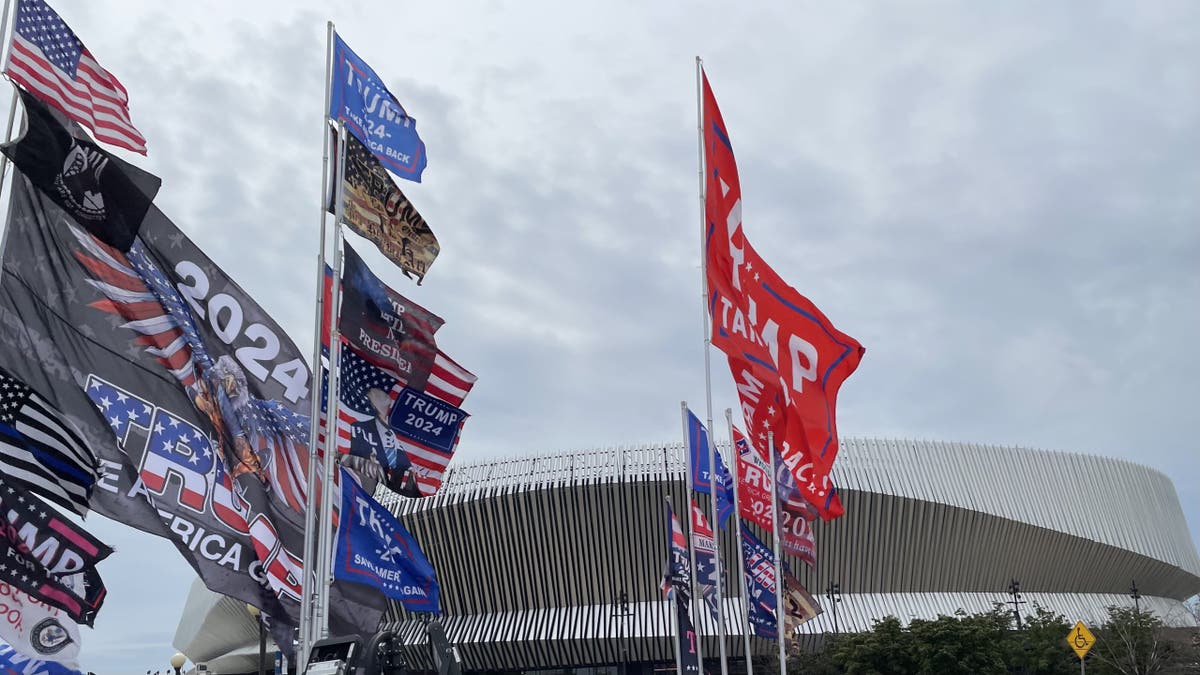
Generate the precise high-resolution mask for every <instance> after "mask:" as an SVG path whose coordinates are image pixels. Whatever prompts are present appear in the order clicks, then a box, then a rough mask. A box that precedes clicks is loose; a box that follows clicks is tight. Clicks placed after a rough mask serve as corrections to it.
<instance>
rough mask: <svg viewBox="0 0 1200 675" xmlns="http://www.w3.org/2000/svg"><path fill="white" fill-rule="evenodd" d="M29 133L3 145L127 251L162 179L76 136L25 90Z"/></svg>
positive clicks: (37, 181)
mask: <svg viewBox="0 0 1200 675" xmlns="http://www.w3.org/2000/svg"><path fill="white" fill-rule="evenodd" d="M18 91H20V92H21V100H22V101H23V102H24V104H25V133H24V134H22V135H21V138H19V139H18V140H16V141H15V142H13V143H9V144H7V145H4V146H0V151H2V152H4V154H6V155H8V157H9V159H11V160H12V162H13V164H14V165H16V167H17V169H19V170H20V171H21V173H23V174H25V177H26V178H28V179H29V180H30V182H32V183H33V184H34V186H36V187H37V189H39V190H41V191H42V192H43V193H45V195H46V196H47V197H49V198H50V199H52V200H53V201H54V203H55V204H57V205H58V206H59V207H60V208H62V210H63V211H65V212H66V213H67V214H68V215H70V216H71V217H72V218H73V219H74V220H75V221H76V222H77V223H79V224H80V225H82V226H84V227H85V228H87V229H88V231H90V232H91V233H92V234H94V235H96V237H97V238H99V239H100V240H101V241H103V242H104V243H106V244H108V245H109V246H113V247H115V248H117V249H119V250H121V251H128V250H129V247H130V246H131V245H132V244H133V240H134V237H136V236H137V232H138V228H139V227H140V226H141V224H142V220H143V219H144V218H145V217H146V211H148V210H149V209H150V204H151V202H153V201H154V195H155V194H157V193H158V187H159V185H160V184H161V182H162V181H161V180H160V179H159V178H158V177H157V176H155V175H153V174H151V173H148V172H146V171H143V170H141V169H139V168H137V167H136V166H133V165H132V164H130V163H128V162H126V161H124V160H122V159H120V158H118V157H114V156H112V155H110V154H108V152H106V151H105V150H103V149H101V148H100V146H98V145H96V144H95V143H93V142H91V141H90V140H87V138H86V134H84V132H83V131H82V130H79V135H80V136H78V137H77V136H75V135H72V133H71V132H70V131H68V130H67V128H66V127H64V126H63V125H62V124H61V123H60V122H59V121H58V119H57V118H56V117H55V115H54V113H52V112H51V111H50V109H49V108H47V107H46V105H45V104H44V103H42V102H41V101H39V100H38V99H37V98H35V97H34V96H33V95H31V94H29V93H28V92H26V91H25V90H23V89H18Z"/></svg>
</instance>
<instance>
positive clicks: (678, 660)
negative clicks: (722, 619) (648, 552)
mask: <svg viewBox="0 0 1200 675" xmlns="http://www.w3.org/2000/svg"><path fill="white" fill-rule="evenodd" d="M666 500H667V506H668V507H670V506H671V495H667V496H666ZM671 513H672V514H674V513H675V509H674V508H671ZM676 517H677V518H678V516H677V515H676ZM671 526H672V523H671V521H669V520H668V521H667V573H668V574H670V573H671V567H670V565H671V560H672V559H673V556H674V554H675V553H674V550H673V547H672V545H671V542H672V538H673V535H674V533H673V532H672V530H671ZM671 591H672V595H671V597H669V598H667V603H668V604H669V605H670V606H671V607H670V611H671V625H673V626H675V672H676V673H679V675H683V650H682V649H680V646H679V645H680V644H681V643H680V640H679V638H680V635H679V609H678V608H677V607H676V603H677V602H679V599H678V598H679V596H677V595H675V593H678V592H679V591H678V590H677V589H676V588H674V585H672V588H671Z"/></svg>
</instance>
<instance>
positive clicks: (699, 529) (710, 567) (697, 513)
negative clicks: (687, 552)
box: [692, 501, 718, 621]
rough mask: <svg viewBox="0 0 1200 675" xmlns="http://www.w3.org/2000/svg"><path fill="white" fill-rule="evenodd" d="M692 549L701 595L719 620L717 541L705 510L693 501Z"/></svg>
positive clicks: (715, 618)
mask: <svg viewBox="0 0 1200 675" xmlns="http://www.w3.org/2000/svg"><path fill="white" fill-rule="evenodd" d="M692 549H693V550H694V551H695V552H696V582H697V583H698V584H700V596H701V597H702V598H704V604H705V605H706V606H707V607H708V611H709V613H710V614H711V615H712V618H713V620H714V621H717V620H718V618H717V602H718V595H717V543H716V540H715V539H714V538H713V530H712V527H711V526H710V525H709V524H708V518H705V517H704V510H703V509H701V508H700V507H699V506H697V505H696V502H694V501H693V502H692Z"/></svg>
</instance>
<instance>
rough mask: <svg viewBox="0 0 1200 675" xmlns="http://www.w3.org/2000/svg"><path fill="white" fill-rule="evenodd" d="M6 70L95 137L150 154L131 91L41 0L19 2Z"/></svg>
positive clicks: (13, 77)
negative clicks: (133, 110)
mask: <svg viewBox="0 0 1200 675" xmlns="http://www.w3.org/2000/svg"><path fill="white" fill-rule="evenodd" d="M4 72H5V73H6V74H7V75H8V76H9V77H10V78H11V79H12V80H13V81H14V82H16V83H17V84H19V85H21V86H22V87H24V88H25V89H26V90H28V91H29V92H30V93H32V94H34V95H36V96H37V97H38V98H40V99H41V100H43V101H45V102H46V103H49V104H50V105H52V106H54V107H56V108H58V109H59V110H61V111H63V112H64V113H66V114H67V115H68V116H69V117H70V118H71V119H73V120H75V121H76V122H79V123H80V124H82V125H84V126H86V127H88V128H89V129H91V130H92V133H94V134H95V135H96V139H97V140H99V141H103V142H105V143H111V144H112V145H115V146H117V147H121V148H125V149H127V150H132V151H134V152H138V153H141V154H143V155H144V154H146V139H145V137H143V136H142V134H141V132H139V131H138V130H137V128H136V127H134V126H133V121H132V120H131V119H130V116H129V94H128V93H127V92H126V91H125V87H123V86H122V85H121V83H120V82H119V81H117V78H115V77H113V75H112V73H109V72H108V71H107V70H105V69H104V68H103V67H101V65H100V64H99V62H97V61H96V59H95V57H93V56H92V53H91V52H89V51H88V49H87V47H85V46H84V45H83V42H81V41H80V39H79V38H78V37H77V36H76V35H75V33H74V32H72V31H71V28H70V27H69V26H67V24H66V22H64V21H63V20H62V17H60V16H59V15H58V14H56V13H55V12H54V10H53V9H50V6H49V5H47V4H46V3H45V2H43V0H18V2H17V17H16V23H15V25H14V30H13V36H12V45H11V48H10V49H9V52H8V61H7V63H5V66H4Z"/></svg>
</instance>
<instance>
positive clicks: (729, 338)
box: [702, 77, 865, 519]
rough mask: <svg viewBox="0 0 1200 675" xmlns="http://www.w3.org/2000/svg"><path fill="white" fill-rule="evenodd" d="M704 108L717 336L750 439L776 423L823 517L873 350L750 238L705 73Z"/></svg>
mask: <svg viewBox="0 0 1200 675" xmlns="http://www.w3.org/2000/svg"><path fill="white" fill-rule="evenodd" d="M703 115H704V119H703V121H702V126H703V135H704V157H705V176H706V179H705V185H706V192H705V232H704V236H705V256H706V260H705V265H706V281H707V284H708V304H709V312H710V314H711V316H712V343H713V344H714V345H716V346H717V347H718V348H719V349H721V350H722V351H723V352H725V354H726V355H727V356H728V357H729V362H730V370H731V372H732V375H733V378H734V382H735V384H736V386H737V389H738V397H739V400H740V401H741V405H742V413H743V417H744V418H745V421H746V425H747V431H748V432H749V437H750V440H751V442H752V443H753V444H754V445H755V447H756V448H758V449H760V450H761V451H763V453H764V454H765V451H766V437H767V434H768V432H773V433H774V436H775V438H776V443H778V444H779V446H780V454H781V456H782V458H783V461H784V463H785V465H786V466H787V467H788V469H789V470H790V471H791V473H792V475H793V477H794V478H795V481H796V483H797V486H798V487H799V489H800V491H801V493H802V494H803V495H804V497H805V499H807V500H808V501H809V503H811V504H812V505H813V506H814V507H816V509H817V511H818V513H820V515H821V517H822V518H826V519H829V518H836V517H837V516H839V515H841V513H842V507H841V504H840V502H839V500H838V497H837V491H836V490H835V489H834V488H833V485H832V482H831V480H830V477H829V472H830V470H831V469H832V467H833V462H834V459H835V458H836V457H837V451H838V439H837V421H836V415H835V410H836V404H837V394H838V390H839V389H840V388H841V385H842V382H844V381H845V379H846V378H847V377H849V376H850V374H852V373H853V372H854V370H855V369H856V368H857V367H858V364H859V361H860V360H861V359H862V355H863V353H864V351H865V350H864V349H863V347H862V345H861V344H859V342H858V341H857V340H855V339H854V338H852V337H850V336H849V335H846V334H845V333H842V332H841V331H839V330H838V329H837V328H836V327H834V325H833V323H832V322H831V321H830V320H829V318H828V317H826V316H825V314H824V313H823V312H821V310H820V309H818V308H817V306H816V305H815V304H813V303H812V302H811V301H810V300H809V299H808V298H806V297H805V296H803V295H802V294H800V293H799V292H798V291H796V289H794V288H792V287H791V286H790V285H788V284H787V283H786V282H784V281H783V279H782V278H781V277H780V276H779V275H778V274H776V272H775V270H774V269H772V268H771V267H770V266H769V265H768V264H767V263H766V261H764V260H763V259H762V257H761V256H759V254H758V252H757V251H756V250H755V249H754V248H753V247H752V246H751V245H750V242H749V240H748V239H747V238H746V236H745V232H744V230H743V228H742V222H741V214H742V206H741V184H740V181H739V180H738V176H737V164H736V162H735V160H734V157H733V146H732V143H731V142H730V140H729V134H728V132H727V130H726V128H725V123H724V121H723V120H722V118H721V113H720V110H719V109H718V107H717V103H716V99H715V98H714V97H713V94H712V89H711V88H710V87H709V85H708V79H707V77H706V78H704V80H703Z"/></svg>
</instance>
